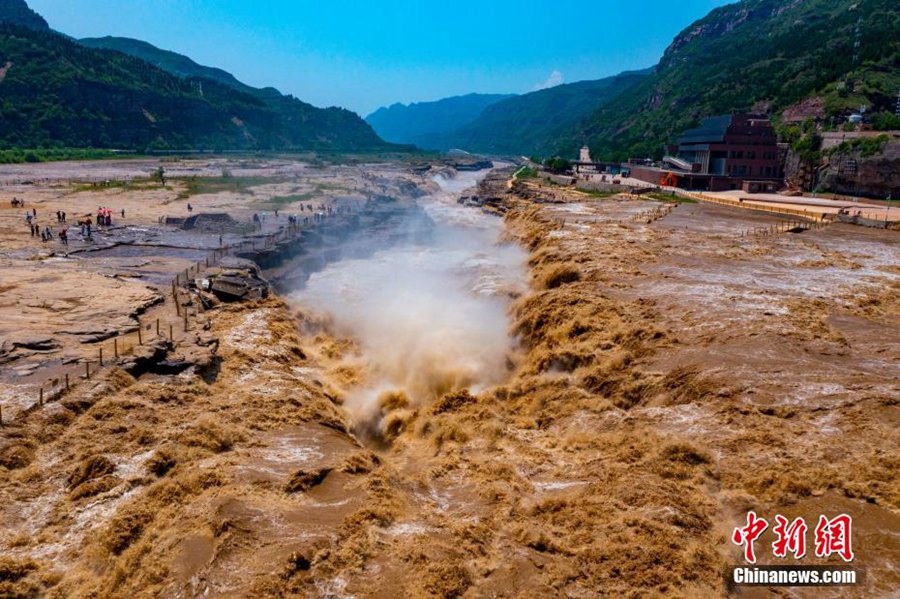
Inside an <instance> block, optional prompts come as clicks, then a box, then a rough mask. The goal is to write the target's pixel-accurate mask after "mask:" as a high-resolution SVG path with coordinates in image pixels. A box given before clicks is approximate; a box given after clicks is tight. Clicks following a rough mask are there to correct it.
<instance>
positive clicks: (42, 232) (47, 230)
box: [13, 198, 125, 245]
mask: <svg viewBox="0 0 900 599" xmlns="http://www.w3.org/2000/svg"><path fill="white" fill-rule="evenodd" d="M13 202H14V205H18V206H24V205H25V201H24V200H19V199H16V198H13ZM112 213H113V210H112V208H108V207H106V206H99V207H98V208H97V214H96V220H95V221H92V219H91V216H90V215H87V216H85V217H84V218H82V219H80V220H79V221H78V225H79V226H80V227H81V236H82V237H83V238H84V239H85V241H93V240H94V237H93V229H94V223H95V222H96V226H98V227H100V226H103V227H111V226H112ZM120 214H121V215H122V218H125V209H124V208H123V209H122V210H121V211H120ZM25 222H26V224H28V227H29V229H30V230H31V236H32V237H40V238H41V241H43V242H47V241H52V240H53V237H54V235H56V236H58V237H59V241H60V243H62V244H63V245H69V226H68V224H67V223H68V220H67V215H66V213H65V212H64V211H62V210H57V211H56V222H57V223H59V224H62V225H64V226H63V227H62V228H61V229H60V230H59V232H58V233H56V232H55V231H54V230H53V227H52V226H50V225H45V226H43V227H42V226H41V225H40V224H38V222H37V208H32V209H30V210H28V211H26V212H25Z"/></svg>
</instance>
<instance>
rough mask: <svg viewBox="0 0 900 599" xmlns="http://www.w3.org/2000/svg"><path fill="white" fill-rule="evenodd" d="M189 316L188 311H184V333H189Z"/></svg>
mask: <svg viewBox="0 0 900 599" xmlns="http://www.w3.org/2000/svg"><path fill="white" fill-rule="evenodd" d="M187 316H188V315H187V309H185V311H184V332H185V333H187V331H188V317H187Z"/></svg>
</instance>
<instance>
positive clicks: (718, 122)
mask: <svg viewBox="0 0 900 599" xmlns="http://www.w3.org/2000/svg"><path fill="white" fill-rule="evenodd" d="M663 163H664V166H663V167H662V168H659V167H648V166H641V165H636V164H633V165H632V166H631V175H632V176H633V177H636V178H638V179H641V180H644V181H647V182H650V183H656V184H660V185H671V186H677V187H684V188H688V189H704V190H710V191H725V190H729V189H742V188H743V189H753V190H774V189H777V188H779V187H780V186H781V184H782V182H783V179H782V172H781V161H780V159H779V153H778V140H777V136H776V135H775V130H774V129H773V128H772V124H771V123H770V122H769V119H768V118H766V117H765V116H761V115H752V114H734V115H725V116H716V117H711V118H707V119H705V120H704V121H703V123H702V124H701V125H700V127H698V128H696V129H689V130H687V131H685V132H684V134H683V135H682V136H681V139H680V140H679V142H678V156H677V157H676V156H666V157H665V158H664V159H663Z"/></svg>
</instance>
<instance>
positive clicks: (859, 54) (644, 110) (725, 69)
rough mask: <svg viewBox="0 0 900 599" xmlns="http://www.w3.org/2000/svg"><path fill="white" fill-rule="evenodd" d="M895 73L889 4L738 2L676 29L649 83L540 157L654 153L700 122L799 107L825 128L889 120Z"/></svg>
mask: <svg viewBox="0 0 900 599" xmlns="http://www.w3.org/2000/svg"><path fill="white" fill-rule="evenodd" d="M857 32H858V38H857ZM857 39H859V42H860V45H859V48H858V49H854V45H855V41H856V40H857ZM898 65H900V3H898V2H897V1H896V0H791V1H790V2H787V1H785V0H744V1H742V2H738V3H736V4H730V5H728V6H724V7H721V8H718V9H715V10H713V11H712V12H711V13H710V14H709V15H707V16H706V17H704V18H703V19H700V20H699V21H697V22H695V23H694V24H693V25H691V26H690V27H688V28H687V29H685V30H684V31H683V32H682V33H681V34H680V35H679V36H678V37H677V38H676V39H675V40H674V42H672V44H671V46H669V48H668V49H667V50H666V52H665V55H664V56H663V58H662V60H661V61H660V63H659V66H658V67H657V69H656V71H655V72H654V74H653V75H652V76H650V77H648V78H646V79H645V80H644V81H642V82H641V83H639V84H638V85H637V86H635V87H634V88H632V89H629V90H628V91H627V92H626V93H624V94H621V95H620V96H619V97H617V98H614V99H613V100H612V101H610V102H608V103H606V104H605V105H604V106H602V107H601V108H600V109H598V110H596V111H594V112H593V113H592V114H591V115H589V116H588V117H587V118H585V119H583V120H582V121H581V122H580V123H579V124H578V125H577V126H576V127H573V128H572V129H571V130H569V131H568V132H567V133H566V134H564V135H562V136H561V137H560V141H559V142H558V143H557V144H555V145H553V146H551V147H549V148H547V149H548V150H549V151H550V152H559V153H562V154H566V155H571V154H574V152H575V150H576V149H577V147H578V146H579V145H581V143H582V142H584V141H585V140H587V141H588V142H589V145H590V147H591V150H592V155H594V156H596V157H598V158H601V159H604V158H605V159H625V158H628V157H629V156H647V155H658V154H660V153H661V152H662V148H663V145H664V144H665V143H666V142H671V141H673V140H674V139H675V138H676V137H677V135H678V134H679V133H680V132H681V131H683V130H684V129H686V128H689V127H691V126H694V125H696V124H698V122H699V120H700V119H701V118H702V117H704V116H710V115H715V114H722V113H728V112H736V111H748V110H753V111H764V112H768V113H769V114H772V115H773V116H775V117H776V120H777V117H778V116H779V115H780V114H781V113H782V112H783V111H784V110H785V109H786V108H788V107H791V106H792V105H796V104H797V103H798V102H801V101H803V100H806V99H816V100H817V101H818V103H820V104H822V103H823V104H824V112H825V114H824V118H825V121H826V122H828V120H829V119H830V118H831V117H841V116H845V115H848V114H850V113H851V112H852V111H854V110H856V109H858V107H859V106H860V105H866V106H867V107H868V114H871V115H875V114H879V113H880V114H885V113H890V112H893V110H894V105H895V102H896V97H897V90H898V89H900V70H898Z"/></svg>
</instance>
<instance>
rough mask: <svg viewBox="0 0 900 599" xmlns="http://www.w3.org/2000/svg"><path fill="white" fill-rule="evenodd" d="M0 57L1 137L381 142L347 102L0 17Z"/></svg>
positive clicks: (156, 143) (33, 143)
mask: <svg viewBox="0 0 900 599" xmlns="http://www.w3.org/2000/svg"><path fill="white" fill-rule="evenodd" d="M0 21H2V19H0ZM2 67H6V68H5V76H4V78H3V79H2V81H0V147H4V146H5V147H17V146H18V147H39V146H43V147H46V146H69V147H104V148H122V149H139V150H141V149H209V150H229V149H303V150H306V149H317V150H321V149H336V150H361V149H376V148H383V147H386V144H384V142H383V141H382V140H381V139H379V138H378V136H377V135H376V134H375V132H374V131H373V130H372V128H371V127H369V125H368V124H366V123H365V121H363V120H362V119H361V118H359V117H358V116H357V115H356V114H354V113H352V112H350V111H347V110H343V109H338V108H329V109H319V108H316V107H314V106H311V105H309V104H306V103H304V102H301V101H299V100H296V99H294V98H292V97H290V96H281V95H278V96H277V97H271V98H262V97H260V95H259V94H253V93H248V92H244V91H240V90H239V89H236V88H233V87H231V86H228V85H223V84H222V83H219V82H216V81H214V80H211V79H199V78H182V77H178V76H175V75H173V74H170V73H167V72H165V71H163V70H161V69H159V68H157V67H155V66H153V65H151V64H149V63H147V62H145V61H144V60H141V59H139V58H135V57H132V56H128V55H126V54H122V53H120V52H115V51H109V50H98V49H93V48H88V47H85V46H82V45H79V44H78V43H76V42H74V41H71V40H69V39H68V38H66V37H64V36H62V35H59V34H57V33H53V32H50V31H38V30H34V29H28V28H23V27H18V26H15V25H11V24H3V23H0V68H2ZM251 89H252V88H251Z"/></svg>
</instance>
